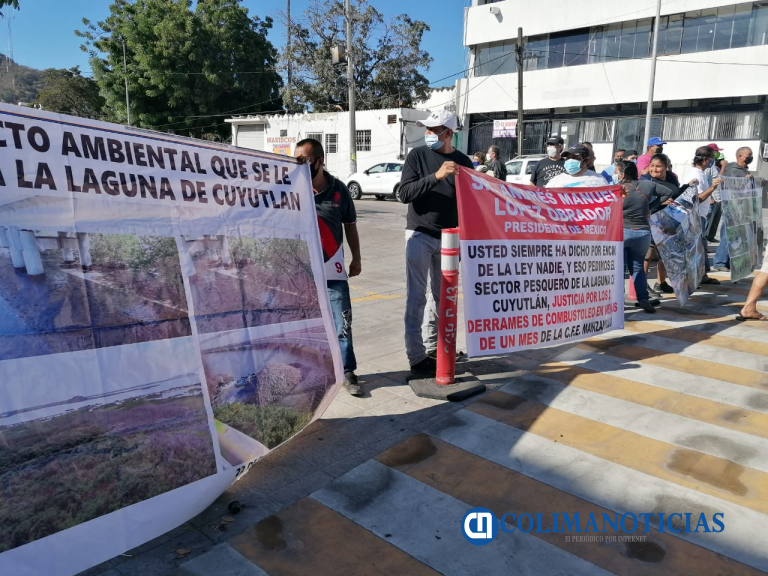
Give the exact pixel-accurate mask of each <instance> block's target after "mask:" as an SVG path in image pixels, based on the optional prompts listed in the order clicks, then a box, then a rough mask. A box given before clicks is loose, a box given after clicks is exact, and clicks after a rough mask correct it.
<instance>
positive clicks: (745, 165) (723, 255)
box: [713, 146, 755, 272]
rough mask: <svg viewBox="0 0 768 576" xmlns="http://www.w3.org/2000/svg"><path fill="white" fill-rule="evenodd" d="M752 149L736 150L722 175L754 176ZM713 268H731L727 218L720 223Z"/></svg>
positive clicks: (731, 176)
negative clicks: (734, 155)
mask: <svg viewBox="0 0 768 576" xmlns="http://www.w3.org/2000/svg"><path fill="white" fill-rule="evenodd" d="M754 159H755V158H754V156H752V149H751V148H749V147H747V146H744V147H742V148H739V149H738V150H736V162H731V163H730V164H728V165H727V166H726V167H725V170H723V173H722V174H721V175H722V176H725V177H727V178H752V174H750V173H749V165H750V164H751V163H752V161H753V160H754ZM713 269H714V270H716V271H718V272H728V271H729V270H730V269H731V257H730V255H729V254H728V237H727V235H726V232H725V218H723V219H722V223H721V225H720V245H719V246H718V247H717V251H716V252H715V262H714V265H713Z"/></svg>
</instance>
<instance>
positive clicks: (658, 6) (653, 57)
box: [643, 0, 661, 151]
mask: <svg viewBox="0 0 768 576" xmlns="http://www.w3.org/2000/svg"><path fill="white" fill-rule="evenodd" d="M659 20H661V0H657V3H656V22H654V24H653V50H652V52H651V85H650V86H649V87H648V108H647V110H646V113H645V134H644V135H643V151H645V148H646V147H647V146H648V139H649V138H650V137H651V116H652V115H653V88H654V86H655V84H656V50H657V48H658V45H659ZM659 137H661V134H659Z"/></svg>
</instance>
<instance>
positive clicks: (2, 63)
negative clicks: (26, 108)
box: [0, 54, 43, 104]
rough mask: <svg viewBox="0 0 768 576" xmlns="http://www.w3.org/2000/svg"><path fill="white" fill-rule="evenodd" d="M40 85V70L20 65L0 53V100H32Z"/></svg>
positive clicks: (8, 102)
mask: <svg viewBox="0 0 768 576" xmlns="http://www.w3.org/2000/svg"><path fill="white" fill-rule="evenodd" d="M14 85H15V86H14ZM42 87H43V78H42V75H41V74H40V70H36V69H35V68H30V67H29V66H20V65H19V64H16V63H15V62H14V61H13V60H11V59H9V58H7V57H6V56H5V54H0V102H5V103H7V104H18V103H19V102H33V101H34V100H35V99H36V98H37V94H38V93H39V92H40V89H41V88H42Z"/></svg>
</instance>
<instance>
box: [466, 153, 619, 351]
mask: <svg viewBox="0 0 768 576" xmlns="http://www.w3.org/2000/svg"><path fill="white" fill-rule="evenodd" d="M456 190H457V195H458V205H459V225H460V228H461V279H462V290H463V293H464V317H465V321H466V324H467V351H468V354H469V356H490V355H495V354H504V353H509V352H516V351H519V350H525V349H529V348H543V347H546V346H554V345H558V344H563V343H565V342H571V341H574V340H581V339H583V338H587V337H590V336H594V335H596V334H601V333H603V332H607V331H609V330H615V329H619V328H623V327H624V311H623V310H624V308H623V299H624V273H623V269H622V266H623V249H624V242H623V238H624V231H623V218H622V205H621V195H620V189H619V187H618V186H606V187H603V188H563V189H557V188H549V189H543V188H536V187H534V186H522V185H512V184H508V183H506V182H502V181H500V180H496V179H495V178H490V177H488V176H486V175H484V174H482V173H480V172H477V171H474V170H466V169H464V168H462V169H460V172H459V174H458V175H457V176H456Z"/></svg>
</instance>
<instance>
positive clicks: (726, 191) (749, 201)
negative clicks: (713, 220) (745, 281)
mask: <svg viewBox="0 0 768 576" xmlns="http://www.w3.org/2000/svg"><path fill="white" fill-rule="evenodd" d="M722 180H723V183H722V184H721V197H722V205H723V220H724V221H725V236H726V238H725V239H721V242H722V241H727V242H728V256H729V258H730V269H731V280H732V281H734V282H735V281H736V280H741V279H742V278H747V277H749V276H750V275H751V274H752V271H753V270H755V268H758V267H759V266H760V263H761V262H762V259H763V237H764V232H763V207H762V188H763V179H762V178H759V177H754V178H729V177H724V178H722Z"/></svg>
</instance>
